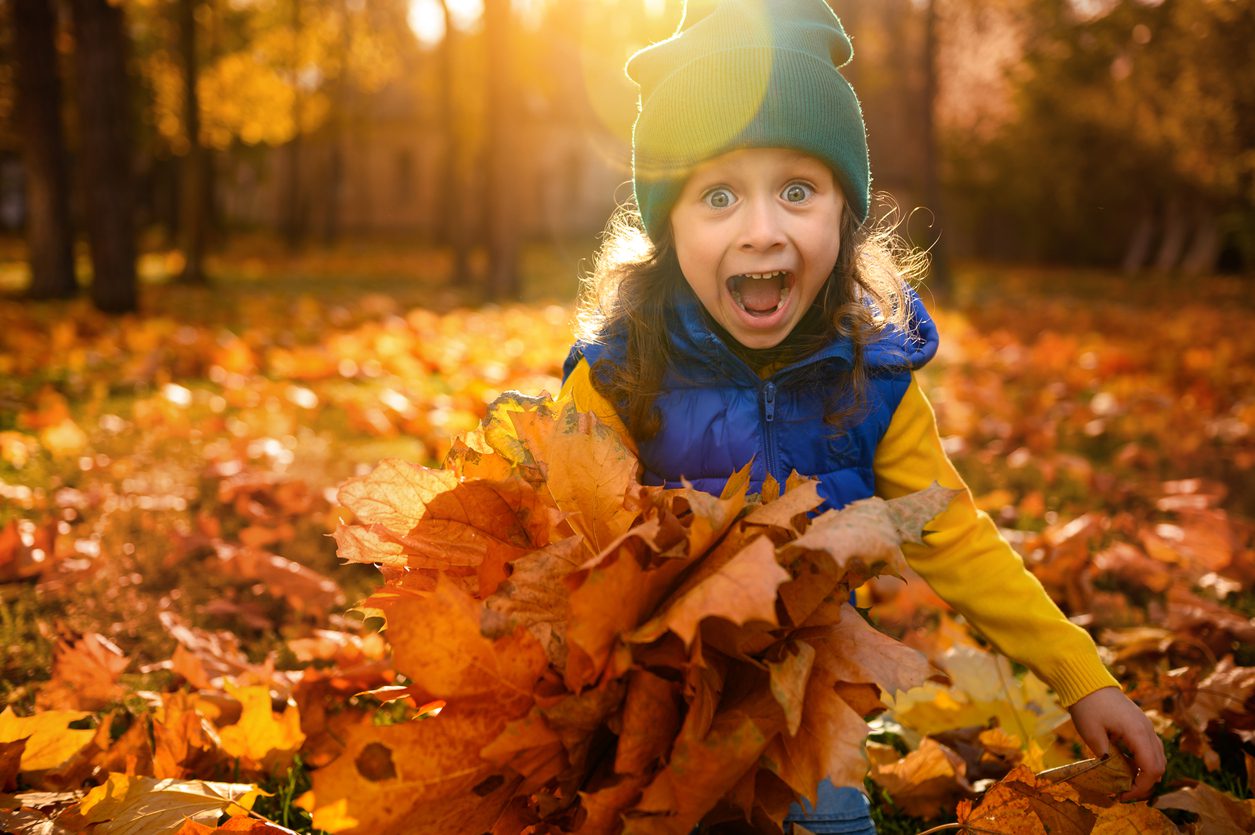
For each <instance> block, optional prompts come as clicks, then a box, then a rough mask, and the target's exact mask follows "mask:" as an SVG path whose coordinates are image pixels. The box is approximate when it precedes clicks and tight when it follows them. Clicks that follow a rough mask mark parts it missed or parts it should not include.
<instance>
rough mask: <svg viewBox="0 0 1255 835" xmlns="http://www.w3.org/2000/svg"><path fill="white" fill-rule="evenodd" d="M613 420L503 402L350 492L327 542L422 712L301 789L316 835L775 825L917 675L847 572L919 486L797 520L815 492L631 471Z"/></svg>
mask: <svg viewBox="0 0 1255 835" xmlns="http://www.w3.org/2000/svg"><path fill="white" fill-rule="evenodd" d="M636 474H637V463H636V459H635V457H634V456H633V455H632V454H631V452H630V451H629V450H628V449H627V448H626V447H625V445H624V444H623V442H622V441H621V440H620V439H619V437H618V436H617V435H616V434H615V432H614V431H613V430H611V429H608V428H606V427H604V426H602V425H600V424H599V423H598V422H597V421H596V420H595V419H594V418H592V417H591V416H588V415H583V414H579V413H577V412H575V411H574V410H573V408H572V407H570V406H569V405H568V406H566V407H558V406H555V405H553V404H551V403H549V402H547V401H545V400H543V399H541V400H536V401H529V400H526V399H523V398H521V397H518V396H508V397H504V398H502V399H500V400H498V401H497V403H496V404H494V406H493V407H492V408H491V409H490V411H489V415H488V418H487V419H486V421H485V422H484V425H483V427H482V429H480V430H479V431H477V432H475V433H472V434H471V435H469V436H468V437H466V438H465V439H463V440H461V441H459V442H458V443H457V444H455V446H454V448H453V450H452V452H451V453H450V456H449V459H448V461H447V464H446V469H444V470H430V469H425V468H422V467H417V466H414V465H410V464H406V463H403V462H385V463H384V464H382V465H380V467H378V468H377V469H376V470H375V471H374V472H372V473H371V474H370V475H368V476H366V477H364V478H360V479H355V480H353V481H350V482H349V483H347V484H346V485H345V486H344V487H343V488H342V489H341V491H340V502H341V503H342V504H343V505H345V506H346V507H348V508H349V509H350V510H352V511H353V512H354V514H355V515H356V518H357V521H358V524H356V525H352V526H348V527H344V528H341V529H340V530H339V531H338V532H337V534H336V536H337V541H338V542H339V546H340V554H341V556H343V557H345V558H346V559H348V560H351V561H359V562H369V563H375V564H379V565H381V566H382V568H383V571H384V573H385V577H386V578H387V582H386V584H385V586H384V588H383V589H381V590H380V591H379V592H377V593H376V594H374V595H373V596H372V597H371V598H370V600H369V601H367V604H366V605H367V606H370V607H373V608H376V609H378V610H379V611H380V612H382V613H383V615H384V617H385V618H386V620H387V633H386V634H387V637H388V641H389V643H390V644H391V646H392V650H393V661H394V664H395V666H396V668H397V670H398V671H399V672H401V673H402V674H404V675H405V676H406V678H407V680H408V681H409V684H408V692H409V695H410V696H411V697H412V698H415V699H417V700H418V701H419V702H420V703H421V702H432V701H434V700H439V701H440V702H442V703H443V704H442V709H441V710H440V712H439V715H438V716H433V717H431V718H427V719H424V720H421V721H417V722H411V723H408V724H405V725H400V726H392V727H388V728H377V727H374V726H371V725H369V724H363V725H361V726H360V727H358V728H357V729H355V731H354V732H353V733H352V735H351V736H350V737H349V739H348V742H347V745H346V749H345V752H344V754H342V755H341V757H340V758H339V759H338V760H337V761H336V763H333V764H332V765H331V766H329V767H328V768H326V769H323V770H321V771H319V772H318V773H317V775H316V776H315V781H314V796H315V798H316V801H315V802H316V804H317V805H316V807H315V810H314V825H315V826H316V827H318V828H323V829H327V830H329V831H333V832H339V831H353V832H372V833H392V832H395V833H402V832H405V833H422V832H430V833H444V832H452V831H463V832H472V831H474V832H480V831H493V832H497V833H503V834H504V833H517V832H523V831H532V832H542V831H543V832H555V833H556V832H583V833H615V832H620V831H622V832H627V833H632V832H659V833H662V832H672V833H688V832H689V831H690V830H692V828H693V827H694V826H695V825H696V824H698V823H699V822H700V821H702V820H706V821H707V822H711V821H712V820H718V819H720V818H730V819H741V820H746V821H752V822H753V823H754V825H755V827H756V828H758V829H759V830H761V831H773V830H774V831H778V830H779V825H780V823H781V822H782V821H783V819H784V816H785V813H786V811H787V809H788V806H789V804H790V802H791V801H792V800H793V798H794V797H795V796H799V795H800V796H811V797H812V798H813V796H814V791H815V788H816V786H817V785H818V783H819V781H820V780H821V779H823V778H825V777H829V778H832V779H833V780H835V781H836V782H838V783H840V784H848V785H859V784H861V781H862V778H863V775H864V773H865V771H866V761H865V759H864V757H863V754H862V742H863V738H864V736H865V735H866V732H867V726H866V724H865V722H864V719H863V717H864V716H866V715H869V714H873V713H876V712H879V711H880V710H882V709H883V705H882V704H881V702H880V692H881V691H882V690H884V691H887V692H889V693H894V692H897V691H903V690H907V689H909V688H910V687H912V686H913V685H916V684H919V683H922V682H923V681H924V680H925V679H926V678H927V677H928V675H929V665H928V663H927V661H926V660H925V659H924V658H923V657H922V656H921V655H920V654H918V653H917V652H915V651H914V650H911V649H909V648H907V647H905V646H903V645H902V644H900V643H898V642H896V641H893V640H892V639H890V638H888V637H886V636H883V635H881V634H880V633H878V632H876V631H875V630H874V629H873V628H872V627H871V626H869V625H868V624H867V623H866V621H864V620H863V618H862V617H861V616H860V615H859V614H858V613H857V612H856V611H855V610H854V609H853V608H852V607H851V606H850V605H849V603H848V602H847V597H848V595H849V592H850V590H851V589H852V588H854V587H856V586H857V585H859V584H861V583H862V582H863V581H865V580H867V579H868V578H870V577H871V576H874V575H877V574H881V573H898V572H900V571H901V569H902V568H903V567H904V564H903V563H902V562H901V559H902V558H901V555H900V552H899V550H898V545H899V544H900V542H902V541H903V540H912V541H917V540H918V539H919V536H920V533H921V531H922V529H923V527H924V524H925V523H926V522H927V520H928V519H930V518H932V517H933V516H934V515H936V514H937V513H938V512H939V511H940V510H941V509H943V508H944V506H945V504H946V503H947V502H948V500H949V498H950V492H949V491H946V490H943V489H941V488H934V489H933V490H930V491H925V492H924V493H922V494H917V495H915V496H911V497H907V498H904V499H901V500H896V501H893V502H884V501H882V500H879V499H870V500H867V501H865V502H860V503H857V504H855V505H852V506H851V507H849V508H847V509H845V510H842V511H840V512H837V511H830V512H828V513H824V514H821V515H819V516H817V517H815V518H814V519H813V520H812V519H811V518H810V513H811V512H812V511H815V510H817V508H818V507H819V505H820V503H821V499H820V498H819V496H818V494H817V492H816V485H815V483H814V482H807V481H803V480H801V479H798V480H796V481H795V482H791V483H790V484H789V485H788V489H786V490H785V492H784V493H783V494H781V493H780V490H781V488H780V485H778V484H775V483H768V485H766V487H765V488H764V494H765V495H763V496H761V497H760V496H754V497H750V496H748V495H747V492H746V491H747V486H748V482H747V479H748V469H746V470H743V471H742V472H741V473H740V474H738V475H737V476H735V477H734V478H733V479H732V480H731V481H730V482H729V485H728V487H727V489H726V490H725V491H724V493H723V495H722V496H719V497H714V496H709V495H706V494H703V493H701V492H699V491H696V490H693V489H680V490H663V489H660V488H648V487H642V486H640V485H639V484H638V483H637V480H636Z"/></svg>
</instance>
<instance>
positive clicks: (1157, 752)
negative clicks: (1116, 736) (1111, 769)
mask: <svg viewBox="0 0 1255 835" xmlns="http://www.w3.org/2000/svg"><path fill="white" fill-rule="evenodd" d="M1146 724H1147V727H1145V728H1138V729H1137V731H1136V732H1134V733H1130V734H1127V735H1124V736H1122V737H1121V739H1122V740H1123V741H1124V744H1125V745H1126V746H1128V749H1129V753H1131V754H1132V755H1133V764H1134V765H1135V766H1136V767H1137V778H1136V779H1135V780H1134V781H1133V785H1132V786H1130V787H1129V790H1128V791H1126V792H1125V793H1124V794H1122V795H1120V799H1121V800H1144V799H1145V798H1146V797H1148V796H1149V795H1150V793H1151V790H1152V789H1154V788H1155V784H1156V783H1158V782H1159V780H1160V778H1162V777H1163V774H1164V770H1165V769H1166V768H1167V758H1166V757H1165V756H1164V752H1163V743H1162V742H1160V740H1159V737H1158V736H1157V735H1156V734H1155V732H1154V730H1153V729H1152V728H1150V727H1149V725H1150V723H1149V722H1147V723H1146Z"/></svg>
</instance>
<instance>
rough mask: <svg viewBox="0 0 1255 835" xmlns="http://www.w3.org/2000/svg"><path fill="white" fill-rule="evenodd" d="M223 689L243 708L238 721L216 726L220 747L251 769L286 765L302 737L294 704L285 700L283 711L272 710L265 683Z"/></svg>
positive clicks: (268, 690) (268, 770)
mask: <svg viewBox="0 0 1255 835" xmlns="http://www.w3.org/2000/svg"><path fill="white" fill-rule="evenodd" d="M226 689H227V692H228V693H229V694H231V695H232V696H234V697H235V698H236V699H238V700H239V701H240V704H241V705H243V712H242V713H241V715H240V721H239V722H237V723H235V724H234V725H227V726H226V727H224V728H222V729H220V730H219V732H218V736H219V738H220V739H221V741H222V749H223V750H224V751H226V752H227V753H228V754H230V755H231V756H233V757H239V758H240V760H241V761H242V764H243V765H244V766H245V767H246V768H248V769H250V770H261V771H267V772H271V773H273V772H275V771H281V770H283V769H284V768H287V766H288V764H289V763H290V762H291V759H292V755H293V754H295V753H296V752H297V751H298V750H300V747H301V743H303V742H304V741H305V734H304V733H302V732H301V718H300V714H299V713H298V711H297V708H296V705H294V704H288V705H286V706H285V707H284V708H283V712H282V713H275V712H274V711H272V710H271V709H270V688H269V687H267V686H266V685H264V684H259V685H254V686H251V687H236V686H234V685H232V684H227V685H226Z"/></svg>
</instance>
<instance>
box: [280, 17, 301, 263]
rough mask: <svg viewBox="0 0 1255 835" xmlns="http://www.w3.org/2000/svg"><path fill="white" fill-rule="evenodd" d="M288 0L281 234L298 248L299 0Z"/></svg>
mask: <svg viewBox="0 0 1255 835" xmlns="http://www.w3.org/2000/svg"><path fill="white" fill-rule="evenodd" d="M289 2H291V4H292V17H291V20H290V25H291V27H292V67H291V70H292V77H291V79H290V81H291V84H292V124H293V134H292V141H291V142H289V143H288V146H287V149H286V161H287V199H286V201H285V202H286V205H285V206H284V223H283V237H284V240H285V241H286V242H287V245H288V249H290V250H296V249H299V248H300V246H301V243H302V242H303V241H304V240H305V207H304V205H303V204H302V200H303V199H304V194H303V192H302V190H301V105H302V101H301V89H300V84H299V75H300V71H301V67H300V51H301V50H300V43H301V0H289Z"/></svg>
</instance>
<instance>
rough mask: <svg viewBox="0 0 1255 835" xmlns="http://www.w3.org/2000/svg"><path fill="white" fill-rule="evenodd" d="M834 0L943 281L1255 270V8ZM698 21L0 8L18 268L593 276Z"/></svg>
mask: <svg viewBox="0 0 1255 835" xmlns="http://www.w3.org/2000/svg"><path fill="white" fill-rule="evenodd" d="M707 2H708V0H694V2H693V3H692V5H693V7H694V8H693V10H691V11H690V16H695V15H698V14H700V13H701V9H700V7H701V6H703V5H704V4H705V3H707ZM832 6H833V8H834V9H835V10H836V11H837V12H838V14H839V15H840V16H841V18H842V20H843V21H844V23H845V25H846V27H847V28H848V30H849V31H850V33H851V34H852V36H853V39H854V43H855V59H854V61H853V63H851V64H850V65H849V66H848V67H847V68H846V71H847V73H848V75H849V77H850V79H851V81H852V82H853V84H854V86H855V88H856V89H857V90H858V92H859V94H860V96H861V98H862V101H863V104H864V108H865V111H866V120H867V124H868V127H869V138H870V143H871V154H872V169H873V174H874V177H875V183H874V186H875V188H876V189H877V190H879V191H881V192H883V193H884V194H885V195H886V196H887V197H889V198H891V200H890V201H889V202H887V203H886V204H884V207H882V211H887V210H888V209H887V207H888V206H889V205H890V204H892V205H896V206H897V208H898V215H897V219H898V220H902V221H904V225H903V227H902V228H903V231H904V232H905V233H906V234H907V235H908V236H909V238H910V240H911V241H912V242H913V243H914V244H916V245H919V246H923V247H933V250H934V253H935V256H936V259H935V276H934V289H937V290H941V289H943V288H944V285H945V278H946V274H947V273H948V271H949V265H950V263H951V261H952V260H954V259H957V260H958V261H960V262H961V261H963V260H964V259H967V260H971V259H979V260H983V261H996V262H1001V263H1006V262H1018V263H1036V264H1040V263H1048V264H1061V265H1072V266H1075V265H1085V266H1097V267H1102V268H1112V269H1117V270H1121V271H1123V272H1125V273H1127V274H1137V273H1140V272H1147V271H1153V272H1159V273H1164V272H1174V271H1175V272H1179V273H1180V274H1182V275H1187V276H1199V275H1209V274H1214V273H1225V272H1229V273H1236V272H1241V271H1243V270H1250V269H1251V268H1252V267H1253V266H1255V61H1252V60H1251V59H1250V54H1249V48H1250V43H1251V42H1252V40H1253V39H1255V3H1251V2H1249V0H1165V1H1164V2H1151V1H1149V0H990V1H989V2H984V1H981V2H978V0H832ZM681 13H682V3H681V2H680V0H614V1H612V0H443V2H441V1H440V0H408V2H407V0H117V2H109V0H65V2H57V0H4V2H3V3H0V232H2V234H3V235H4V236H6V243H5V245H4V251H3V269H2V270H0V276H2V277H0V284H2V285H3V287H4V289H6V290H8V291H10V292H30V293H32V294H33V295H36V296H39V297H59V296H64V295H66V294H69V293H72V292H73V291H74V287H75V280H76V279H75V276H76V275H77V281H78V282H82V283H87V282H92V287H93V290H92V292H93V297H94V299H95V301H96V303H97V304H98V305H99V306H101V307H102V308H104V309H108V310H115V311H116V310H127V309H131V308H133V307H134V306H135V305H136V304H137V299H138V294H137V292H136V289H135V287H136V275H137V274H138V275H139V277H140V281H141V283H142V282H143V281H145V280H148V281H169V280H183V281H188V282H193V283H195V282H200V281H205V280H210V281H212V280H213V279H214V277H215V275H217V276H219V277H223V276H226V277H229V276H230V275H232V274H237V273H239V272H240V271H244V272H247V271H248V267H247V265H248V264H249V263H250V258H261V259H262V260H263V262H265V261H266V260H267V259H273V258H276V257H281V256H283V255H288V256H291V255H293V254H297V253H320V257H317V258H312V259H305V261H304V262H296V263H294V264H290V265H289V266H291V267H292V268H293V269H295V270H296V271H297V272H300V271H302V270H305V271H310V270H314V271H317V265H318V264H325V263H327V262H326V258H325V257H326V256H328V255H330V254H331V253H336V254H338V256H345V255H346V251H347V254H348V255H352V254H353V253H356V254H358V255H360V256H364V258H363V259H359V268H358V270H359V272H360V271H361V270H366V271H367V272H371V271H373V272H376V273H378V272H381V271H382V272H384V273H392V274H395V275H396V277H398V278H404V277H411V278H424V279H428V280H431V281H433V282H435V283H437V284H442V285H446V286H449V285H457V286H461V287H464V288H467V289H469V288H475V289H476V291H477V292H479V293H480V294H481V295H482V296H483V297H487V298H498V299H504V298H512V297H519V296H520V295H522V294H524V293H527V292H529V290H528V288H529V287H536V286H539V287H542V288H544V292H550V293H553V294H555V295H558V296H564V295H567V296H569V295H570V294H571V293H573V292H574V286H575V276H576V274H577V271H578V265H579V263H580V259H581V257H583V256H585V255H587V254H588V253H589V252H590V251H591V250H592V249H593V248H594V246H595V243H596V240H595V236H596V234H597V233H598V231H599V230H600V229H601V228H602V226H603V224H604V222H605V219H606V217H607V215H608V214H609V213H610V211H611V210H612V209H613V207H614V206H615V204H616V202H618V201H621V200H623V199H625V198H626V197H627V196H628V195H629V194H630V186H629V185H627V184H628V183H629V182H630V167H629V160H630V148H629V142H630V130H631V123H632V119H633V118H634V115H635V91H634V88H633V85H632V84H631V82H630V81H629V80H628V79H627V78H626V76H625V75H624V73H623V70H622V66H623V63H624V61H625V59H626V58H627V57H628V56H629V55H630V54H631V53H632V52H633V51H635V50H636V49H638V48H640V47H642V46H644V45H646V44H648V43H650V42H652V41H655V40H658V39H661V38H663V37H666V36H667V35H668V34H670V33H671V32H672V31H673V30H674V29H675V27H676V25H677V23H678V22H679V20H680V18H681ZM23 239H24V240H25V241H27V242H29V243H28V244H24V243H23ZM75 244H77V245H78V248H75ZM418 252H421V253H422V254H421V255H416V253H418ZM76 256H77V257H76ZM145 256H148V257H147V258H145ZM215 258H218V259H220V260H218V261H215V260H214V259H215ZM207 259H208V260H207ZM389 259H391V260H389ZM76 262H77V266H76ZM136 264H139V266H138V268H137V267H136ZM207 264H208V266H207ZM32 267H33V269H32ZM137 269H138V273H137ZM340 272H341V273H342V272H343V270H341V271H340ZM350 272H351V271H350Z"/></svg>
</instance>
